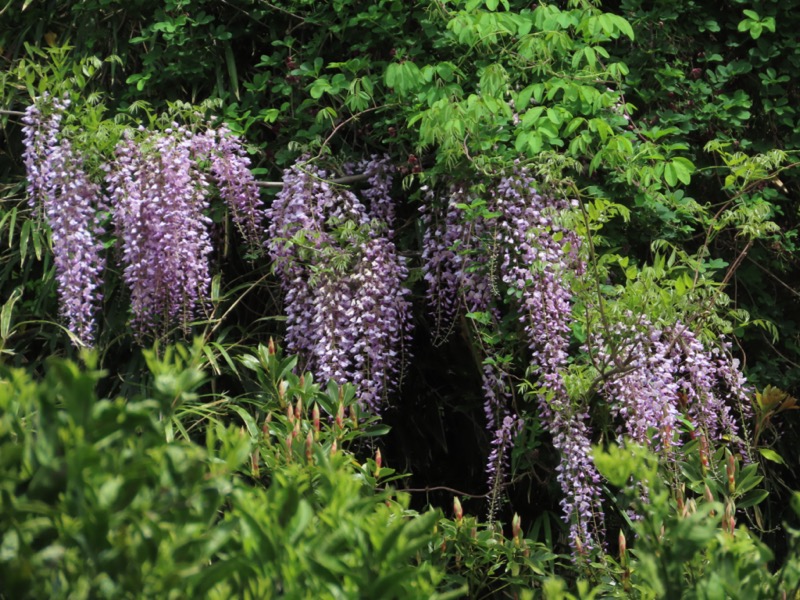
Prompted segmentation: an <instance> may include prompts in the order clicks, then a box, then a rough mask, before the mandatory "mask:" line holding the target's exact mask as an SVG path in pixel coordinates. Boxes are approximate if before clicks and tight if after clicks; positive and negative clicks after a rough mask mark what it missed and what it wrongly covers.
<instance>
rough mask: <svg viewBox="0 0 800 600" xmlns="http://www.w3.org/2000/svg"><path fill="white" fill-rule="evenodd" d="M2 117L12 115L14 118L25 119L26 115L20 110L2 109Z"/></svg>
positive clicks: (0, 109) (0, 113) (0, 112)
mask: <svg viewBox="0 0 800 600" xmlns="http://www.w3.org/2000/svg"><path fill="white" fill-rule="evenodd" d="M0 115H11V116H12V117H24V116H25V113H24V112H21V111H19V110H5V109H2V108H0Z"/></svg>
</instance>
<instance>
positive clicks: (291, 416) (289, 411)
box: [286, 404, 294, 425]
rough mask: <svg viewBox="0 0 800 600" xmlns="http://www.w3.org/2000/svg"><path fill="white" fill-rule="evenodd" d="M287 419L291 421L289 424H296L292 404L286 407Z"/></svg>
mask: <svg viewBox="0 0 800 600" xmlns="http://www.w3.org/2000/svg"><path fill="white" fill-rule="evenodd" d="M286 418H287V419H289V424H290V425H291V424H294V409H293V408H292V406H291V404H290V405H288V406H287V407H286Z"/></svg>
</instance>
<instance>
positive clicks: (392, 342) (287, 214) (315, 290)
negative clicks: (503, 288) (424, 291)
mask: <svg viewBox="0 0 800 600" xmlns="http://www.w3.org/2000/svg"><path fill="white" fill-rule="evenodd" d="M362 168H364V169H365V170H367V172H369V173H371V177H370V179H369V182H368V183H369V184H370V185H369V187H368V189H367V191H366V192H365V193H364V197H365V198H367V199H368V201H369V204H368V205H365V204H364V203H362V202H361V201H360V200H359V199H358V197H356V195H355V194H353V193H352V192H350V191H348V190H346V189H343V188H341V187H338V186H334V185H332V184H330V183H328V182H326V181H325V179H326V177H327V173H325V172H324V171H322V170H320V169H317V168H315V167H312V166H310V165H304V166H301V165H298V166H295V167H293V168H291V169H288V170H287V171H286V172H285V173H284V177H283V184H284V185H283V189H282V190H281V192H280V193H278V195H277V197H276V198H275V200H274V202H273V204H272V207H271V208H270V210H269V211H268V212H269V217H270V220H271V223H270V227H269V242H268V248H269V252H270V256H271V257H272V259H273V261H274V265H275V270H276V272H277V274H278V276H279V277H280V279H281V281H282V284H283V287H284V289H285V300H286V308H285V311H286V315H287V327H286V345H287V347H288V348H289V350H290V351H291V352H296V353H298V354H300V355H301V356H302V357H303V358H304V359H305V361H306V364H305V368H307V369H309V370H311V371H312V372H314V373H315V374H316V375H317V377H319V378H320V379H323V380H324V379H332V380H334V381H336V382H337V383H344V382H350V383H353V384H355V385H356V387H357V390H358V392H357V393H358V398H359V400H360V401H361V403H362V404H363V405H366V406H368V407H369V408H370V409H371V410H373V411H376V412H377V411H380V409H381V408H382V406H383V405H384V402H385V399H386V396H387V394H388V393H389V392H390V391H391V390H392V389H394V388H395V387H396V386H397V385H398V384H399V377H400V373H401V369H402V367H403V364H404V361H405V357H404V353H405V349H406V342H407V341H408V335H409V331H410V327H411V321H410V303H409V301H408V298H407V295H408V291H407V290H406V289H405V288H403V285H402V284H403V281H405V279H406V277H407V269H406V266H405V264H404V262H403V260H402V258H401V257H400V256H399V255H398V254H397V249H396V247H395V245H394V242H393V241H392V239H391V233H392V228H393V226H394V223H393V222H392V221H393V214H394V211H393V208H392V207H391V206H390V205H389V195H388V194H389V189H390V188H391V184H392V177H391V170H390V167H389V166H388V162H386V161H385V160H384V159H373V160H372V161H370V162H368V163H366V164H364V165H363V166H362Z"/></svg>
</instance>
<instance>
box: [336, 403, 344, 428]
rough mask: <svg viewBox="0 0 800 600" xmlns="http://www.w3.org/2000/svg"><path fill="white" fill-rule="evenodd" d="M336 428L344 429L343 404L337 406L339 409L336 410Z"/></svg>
mask: <svg viewBox="0 0 800 600" xmlns="http://www.w3.org/2000/svg"><path fill="white" fill-rule="evenodd" d="M336 427H338V428H339V429H341V428H342V427H344V404H341V403H340V404H339V408H337V409H336Z"/></svg>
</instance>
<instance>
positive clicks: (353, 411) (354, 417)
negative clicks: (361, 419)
mask: <svg viewBox="0 0 800 600" xmlns="http://www.w3.org/2000/svg"><path fill="white" fill-rule="evenodd" d="M350 420H351V421H352V422H353V429H358V407H357V406H356V405H355V404H351V405H350Z"/></svg>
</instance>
